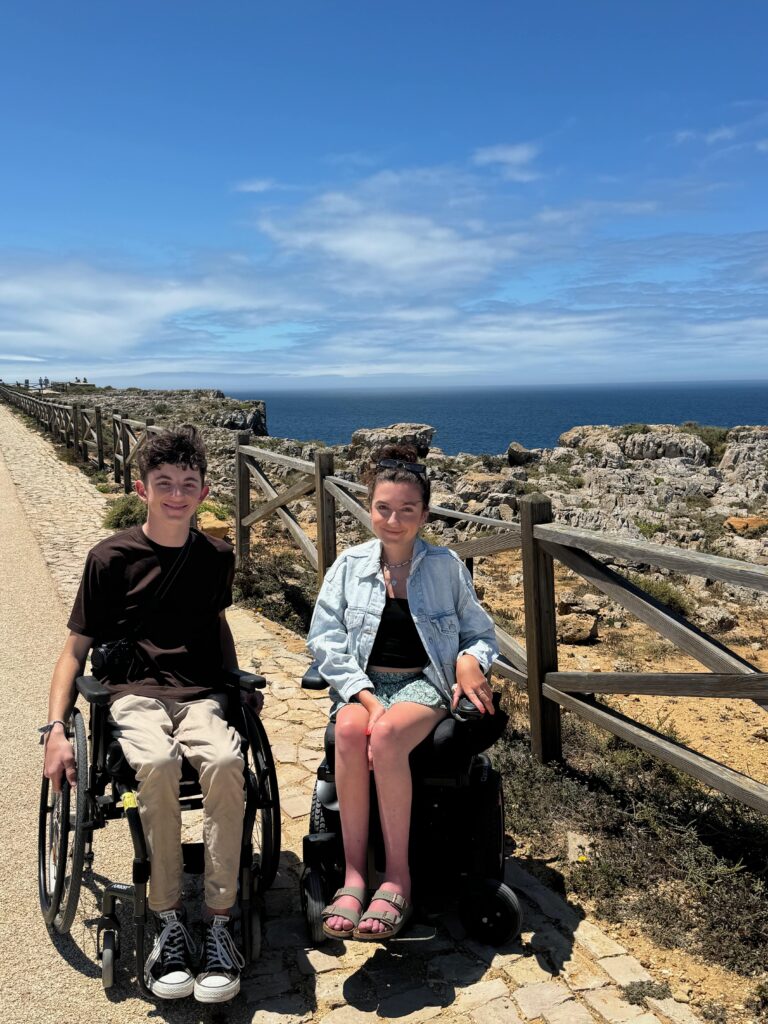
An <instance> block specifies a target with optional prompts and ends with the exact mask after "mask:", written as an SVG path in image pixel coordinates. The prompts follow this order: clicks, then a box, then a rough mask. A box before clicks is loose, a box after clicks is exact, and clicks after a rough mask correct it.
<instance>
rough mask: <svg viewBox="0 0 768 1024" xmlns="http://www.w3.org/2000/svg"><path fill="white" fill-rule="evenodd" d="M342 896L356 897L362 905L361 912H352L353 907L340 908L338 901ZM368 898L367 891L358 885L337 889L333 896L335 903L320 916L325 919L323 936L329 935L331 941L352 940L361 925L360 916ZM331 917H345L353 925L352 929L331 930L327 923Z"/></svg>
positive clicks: (329, 905) (330, 904)
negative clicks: (356, 929)
mask: <svg viewBox="0 0 768 1024" xmlns="http://www.w3.org/2000/svg"><path fill="white" fill-rule="evenodd" d="M342 896H354V898H355V899H356V900H357V901H358V903H359V904H360V910H352V908H351V907H340V906H338V905H337V901H338V900H339V899H340V898H341V897H342ZM366 896H367V890H365V889H363V888H361V887H360V886H357V885H348V886H346V887H345V888H343V889H337V890H336V892H335V893H334V896H333V903H329V904H328V906H327V907H324V908H323V911H322V914H321V915H320V916H321V917H322V919H323V934H324V935H327V936H328V938H329V939H351V938H352V936H353V934H354V931H355V928H357V926H358V924H359V923H360V915H361V914H362V912H363V904H364V903H365V899H366ZM329 917H343V918H344V919H345V920H346V921H350V922H351V923H352V927H351V928H329V927H328V925H327V924H326V923H325V922H326V921H327V920H328V918H329Z"/></svg>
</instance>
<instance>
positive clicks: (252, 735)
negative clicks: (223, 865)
mask: <svg viewBox="0 0 768 1024" xmlns="http://www.w3.org/2000/svg"><path fill="white" fill-rule="evenodd" d="M244 712H245V723H246V729H247V733H248V746H249V753H250V764H249V765H248V771H249V772H250V778H251V784H252V786H253V789H254V792H255V793H256V794H257V796H256V820H255V823H254V828H253V848H254V874H255V875H257V877H258V878H259V888H260V889H262V890H264V889H268V888H269V887H270V885H271V884H272V883H273V882H274V880H275V875H276V874H277V866H278V862H279V860H280V798H279V795H278V791H277V772H276V771H275V761H274V758H273V757H272V750H271V749H270V746H269V740H268V739H267V733H266V731H265V729H264V726H263V724H262V722H261V719H260V718H259V717H258V715H255V714H254V713H253V712H252V711H251V709H250V708H247V707H246V708H244Z"/></svg>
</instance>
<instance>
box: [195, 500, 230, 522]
mask: <svg viewBox="0 0 768 1024" xmlns="http://www.w3.org/2000/svg"><path fill="white" fill-rule="evenodd" d="M197 511H198V512H208V513H209V514H210V515H212V516H215V517H216V519H218V520H220V521H221V522H223V521H224V520H225V519H226V518H227V516H228V515H229V510H228V509H227V507H226V506H225V505H223V504H222V503H221V502H220V501H212V500H211V499H208V500H207V501H202V502H200V506H199V507H198V510H197Z"/></svg>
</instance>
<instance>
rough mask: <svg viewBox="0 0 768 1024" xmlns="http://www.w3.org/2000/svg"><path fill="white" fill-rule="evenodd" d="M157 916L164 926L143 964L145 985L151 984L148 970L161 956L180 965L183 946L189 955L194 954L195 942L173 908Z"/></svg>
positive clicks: (182, 958) (182, 956)
mask: <svg viewBox="0 0 768 1024" xmlns="http://www.w3.org/2000/svg"><path fill="white" fill-rule="evenodd" d="M158 917H159V918H160V920H161V921H165V926H164V928H163V930H162V931H161V932H160V934H159V935H158V936H157V938H156V939H155V944H154V946H153V947H152V952H151V953H150V954H149V956H148V957H147V962H146V964H145V965H144V981H145V982H146V983H147V986H150V985H151V982H152V978H151V975H150V972H151V970H152V968H153V967H154V966H155V964H156V963H157V961H158V960H159V959H160V957H161V956H162V957H163V959H164V960H168V961H169V962H170V963H178V964H180V965H181V964H183V963H184V947H185V946H186V948H187V951H188V952H189V955H190V956H192V957H194V955H195V943H194V942H193V940H192V936H191V935H190V934H189V932H188V931H187V929H186V927H185V926H184V922H183V921H182V920H181V918H180V917H179V916H178V914H177V913H176V912H175V911H173V910H171V911H164V912H162V913H160V914H158Z"/></svg>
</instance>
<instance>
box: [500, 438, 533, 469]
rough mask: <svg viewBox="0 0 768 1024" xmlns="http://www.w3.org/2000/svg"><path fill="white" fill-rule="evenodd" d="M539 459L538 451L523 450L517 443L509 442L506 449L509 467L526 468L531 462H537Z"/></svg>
mask: <svg viewBox="0 0 768 1024" xmlns="http://www.w3.org/2000/svg"><path fill="white" fill-rule="evenodd" d="M540 458H541V452H540V451H536V450H533V449H531V448H525V447H524V446H523V445H521V444H520V443H519V442H517V441H511V442H510V444H509V447H508V448H507V462H508V463H509V464H510V466H527V465H529V464H530V463H532V462H538V461H539V459H540Z"/></svg>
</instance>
